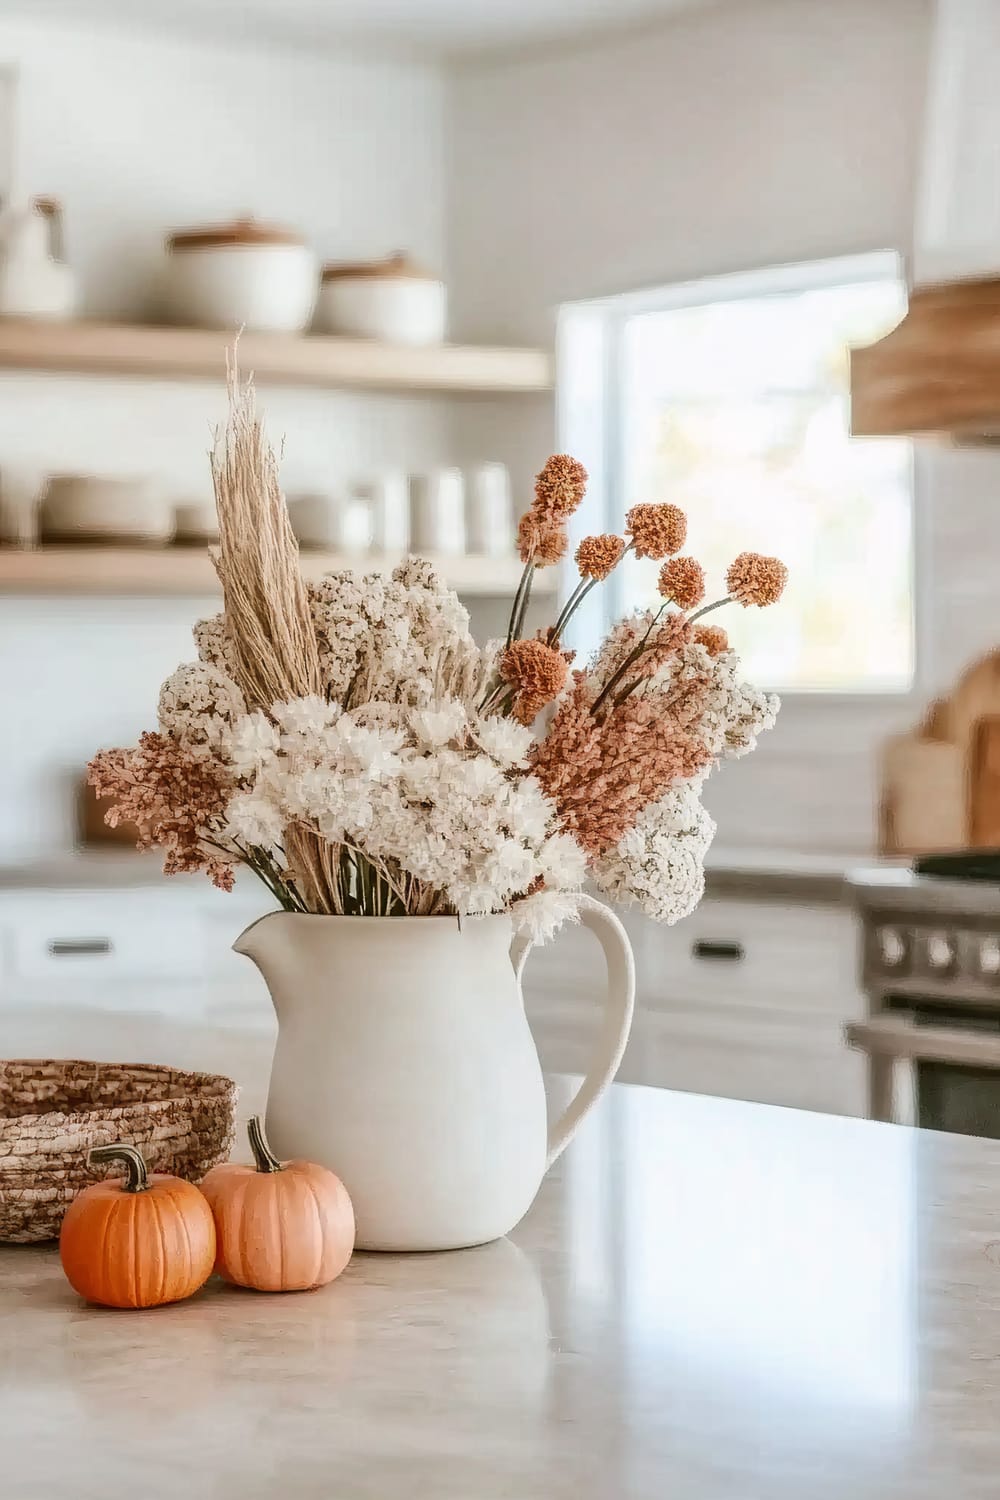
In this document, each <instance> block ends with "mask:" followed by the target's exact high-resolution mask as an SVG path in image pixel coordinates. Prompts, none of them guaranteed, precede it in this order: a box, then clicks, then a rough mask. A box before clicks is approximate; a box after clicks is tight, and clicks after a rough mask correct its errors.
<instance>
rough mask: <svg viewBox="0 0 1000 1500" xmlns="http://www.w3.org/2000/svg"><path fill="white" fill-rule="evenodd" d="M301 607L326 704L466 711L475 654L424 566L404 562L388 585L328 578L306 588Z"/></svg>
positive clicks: (476, 673)
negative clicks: (444, 704) (315, 647)
mask: <svg viewBox="0 0 1000 1500" xmlns="http://www.w3.org/2000/svg"><path fill="white" fill-rule="evenodd" d="M309 602H310V609H311V612H312V618H313V624H314V625H315V627H316V635H317V639H318V641H319V648H320V664H321V666H322V669H323V674H324V678H325V686H326V692H327V696H328V697H329V698H331V699H333V700H335V701H337V702H340V703H344V704H345V705H346V706H348V707H350V708H355V707H357V706H358V705H359V704H362V703H368V702H372V701H378V702H381V703H398V704H403V705H405V706H406V707H411V708H412V707H418V706H422V705H426V704H428V703H430V702H431V701H432V700H433V699H437V698H442V697H446V696H450V697H458V698H460V699H462V700H463V701H465V702H468V703H471V701H472V699H473V698H474V696H475V693H476V690H477V688H478V685H479V682H480V680H481V676H482V670H483V662H482V653H481V652H480V650H479V648H478V647H477V646H476V644H475V642H474V640H473V639H472V636H471V634H470V632H469V616H468V612H467V611H466V610H465V609H464V608H463V606H462V604H461V603H460V602H459V599H458V596H457V594H455V593H454V592H453V591H452V590H451V589H448V588H445V586H444V584H443V583H442V582H441V580H440V579H439V578H438V577H437V575H436V574H435V572H434V570H433V568H431V567H430V565H429V564H428V563H425V562H423V561H421V560H420V559H418V558H411V559H409V560H408V561H407V562H405V563H401V564H400V566H399V567H397V568H396V569H395V570H394V572H393V574H392V577H391V578H385V577H383V576H382V575H381V574H379V573H370V574H366V575H365V576H363V577H359V576H357V575H356V574H354V573H350V572H346V571H345V572H340V573H330V574H328V575H327V576H326V577H325V578H323V579H322V580H321V581H320V582H319V583H317V584H313V585H311V586H310V588H309Z"/></svg>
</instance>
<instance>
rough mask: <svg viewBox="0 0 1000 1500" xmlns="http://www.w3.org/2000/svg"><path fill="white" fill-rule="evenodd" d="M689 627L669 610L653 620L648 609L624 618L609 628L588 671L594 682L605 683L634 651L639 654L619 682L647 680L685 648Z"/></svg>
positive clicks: (685, 620)
mask: <svg viewBox="0 0 1000 1500" xmlns="http://www.w3.org/2000/svg"><path fill="white" fill-rule="evenodd" d="M690 635H691V626H690V624H689V623H688V621H687V619H686V617H685V616H684V615H682V614H678V613H677V611H676V610H670V611H669V612H668V613H667V614H665V615H664V616H663V618H662V619H660V620H657V619H656V616H655V614H654V612H653V611H652V610H650V609H647V610H642V611H640V612H639V613H638V614H634V615H629V616H626V618H625V619H623V620H619V621H618V623H617V625H614V626H612V628H611V630H610V631H609V632H608V635H607V639H606V640H605V642H604V645H603V646H602V647H601V649H600V651H599V652H598V653H597V657H596V658H595V660H594V664H593V667H592V668H591V675H592V676H593V677H595V678H596V679H597V681H599V682H601V683H602V684H603V683H606V682H608V681H609V680H610V679H611V678H612V677H613V676H614V675H615V673H616V672H617V671H618V669H619V667H622V666H624V664H625V662H626V661H627V660H628V658H629V657H630V656H632V655H633V654H634V653H635V651H636V649H637V648H638V647H640V646H641V648H642V649H641V652H640V653H639V655H638V656H637V657H636V660H635V661H634V662H633V663H632V664H631V665H630V666H629V668H628V670H627V673H626V675H625V678H624V679H623V681H629V682H631V681H634V680H636V679H640V678H643V677H651V676H652V675H653V674H654V673H655V672H658V671H659V670H660V668H661V667H663V666H666V664H667V663H668V662H669V661H670V660H671V659H672V658H673V657H675V656H676V655H677V654H678V653H679V652H680V651H681V650H682V649H683V647H684V646H685V645H686V644H687V642H688V640H689V639H690Z"/></svg>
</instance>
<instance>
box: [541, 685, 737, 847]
mask: <svg viewBox="0 0 1000 1500" xmlns="http://www.w3.org/2000/svg"><path fill="white" fill-rule="evenodd" d="M706 686H707V679H706V680H705V681H703V682H698V681H694V682H690V683H687V684H685V692H684V695H683V702H680V701H679V702H677V703H674V702H672V701H671V696H670V694H669V692H664V693H654V694H649V695H644V696H641V697H637V696H630V697H627V698H626V699H625V700H624V702H622V703H619V704H616V705H614V706H613V707H612V708H611V709H610V711H609V712H608V713H606V714H605V715H604V716H603V717H600V718H597V717H595V715H594V713H593V703H594V697H593V690H592V688H591V687H589V686H588V683H587V679H586V676H585V674H583V673H582V672H577V673H574V685H573V687H572V688H571V689H570V692H569V694H568V695H567V697H565V698H564V699H563V701H562V702H561V703H560V705H559V708H558V709H557V710H556V713H555V716H554V718H553V720H552V723H551V725H550V727H549V731H548V733H547V734H546V736H545V738H544V739H543V740H542V742H541V743H540V744H539V745H537V746H536V747H535V748H534V750H533V751H532V753H531V756H530V764H531V769H532V771H533V772H534V774H535V777H536V778H537V780H538V781H539V782H540V783H541V786H542V789H543V790H544V791H545V792H546V794H547V795H548V796H549V797H550V798H551V799H552V801H553V802H554V803H555V805H556V809H557V811H558V813H559V817H560V820H561V822H562V825H563V827H564V828H566V829H567V831H568V832H569V833H571V834H572V835H573V837H574V838H575V839H576V841H577V843H579V844H580V845H581V846H582V847H583V848H584V849H585V850H586V852H587V854H588V856H590V857H591V858H593V857H595V856H596V855H599V854H602V853H604V852H605V850H607V849H610V848H611V847H612V846H613V845H614V844H617V843H618V841H619V839H621V837H622V835H623V834H625V833H626V832H627V831H628V829H629V828H631V827H632V825H633V823H634V822H635V820H636V818H637V817H638V816H639V814H640V812H642V810H643V808H645V807H647V806H648V805H649V804H650V803H652V802H656V801H657V800H658V799H659V798H660V797H662V796H663V795H664V793H665V792H666V791H667V790H668V789H669V788H670V787H671V786H672V785H673V784H674V782H676V781H682V780H687V779H689V778H690V777H692V776H694V775H696V774H697V772H698V771H700V770H701V769H702V768H703V767H704V766H705V765H707V764H708V761H709V759H710V758H711V757H710V755H709V752H708V751H707V749H706V747H705V745H704V744H703V743H702V742H701V740H700V739H699V738H698V736H697V734H696V733H694V732H692V731H691V729H690V728H689V727H688V726H689V725H690V724H691V722H692V721H693V720H695V719H696V718H697V713H698V707H699V694H702V695H703V694H704V691H705V687H706Z"/></svg>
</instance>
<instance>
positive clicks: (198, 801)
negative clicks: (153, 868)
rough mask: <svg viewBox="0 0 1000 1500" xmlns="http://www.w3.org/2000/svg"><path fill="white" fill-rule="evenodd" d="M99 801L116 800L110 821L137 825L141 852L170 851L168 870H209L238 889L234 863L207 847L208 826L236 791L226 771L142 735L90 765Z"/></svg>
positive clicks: (165, 739) (154, 737)
mask: <svg viewBox="0 0 1000 1500" xmlns="http://www.w3.org/2000/svg"><path fill="white" fill-rule="evenodd" d="M87 780H88V781H89V783H90V785H91V786H92V787H94V789H95V790H96V792H97V795H98V796H99V797H113V798H114V806H113V807H112V808H111V809H110V811H109V812H108V813H107V814H106V815H105V821H106V822H107V823H108V824H109V826H110V827H112V828H115V827H117V825H118V824H119V823H134V824H135V826H136V828H137V829H138V831H139V840H138V846H137V847H138V848H140V849H151V848H152V847H153V845H154V844H156V845H159V846H160V847H161V848H163V849H164V850H165V851H166V856H165V859H164V863H163V869H164V872H165V873H166V874H167V875H174V874H177V873H179V872H181V871H186V870H204V871H205V872H206V874H207V875H208V876H209V877H210V878H211V880H212V883H213V884H214V885H217V886H219V887H221V888H222V889H223V890H231V889H232V885H233V866H232V863H231V862H230V861H229V860H227V859H225V858H221V857H219V856H218V855H215V854H212V853H211V852H210V851H209V850H208V849H207V848H206V847H205V845H204V843H203V842H202V840H203V839H204V837H205V835H206V832H207V830H208V828H209V825H211V824H212V823H213V821H214V820H215V819H217V818H219V817H221V815H222V813H223V811H224V810H225V806H226V802H227V800H228V798H229V794H230V792H231V790H232V782H231V779H230V776H229V773H228V771H227V769H226V767H225V766H224V765H223V764H222V762H221V761H218V760H215V759H214V758H212V757H204V756H199V757H198V758H197V759H195V758H193V757H192V756H191V754H190V753H189V752H188V751H187V750H186V749H185V748H184V747H183V746H182V745H180V744H179V743H178V742H177V741H176V740H174V739H170V738H169V737H167V736H165V735H162V734H149V733H146V734H141V735H140V736H139V743H138V745H137V746H136V748H135V749H134V750H102V751H100V752H99V754H97V755H95V756H94V758H93V760H92V761H91V762H90V765H89V766H88V767H87Z"/></svg>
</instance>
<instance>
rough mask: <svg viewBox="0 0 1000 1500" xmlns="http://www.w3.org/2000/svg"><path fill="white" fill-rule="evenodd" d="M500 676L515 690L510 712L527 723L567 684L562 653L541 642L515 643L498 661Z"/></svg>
mask: <svg viewBox="0 0 1000 1500" xmlns="http://www.w3.org/2000/svg"><path fill="white" fill-rule="evenodd" d="M499 670H500V676H501V678H502V680H503V681H504V682H507V683H510V685H511V686H512V687H513V688H515V689H516V694H515V697H514V702H513V704H512V706H511V712H512V713H513V715H514V718H515V719H518V720H519V721H520V722H521V723H522V724H530V723H531V722H532V720H533V719H535V718H537V716H538V715H539V714H540V713H541V711H542V709H543V708H544V707H545V705H546V704H547V703H551V702H552V700H553V698H556V697H558V695H559V693H561V692H562V690H563V688H564V687H565V685H566V676H567V673H568V672H569V664H568V663H567V661H566V658H565V656H564V655H563V653H562V652H561V651H557V650H556V649H555V647H554V646H547V645H545V643H544V642H543V641H537V640H536V641H514V642H512V644H511V645H509V646H508V647H507V649H506V651H505V652H504V653H503V655H502V656H501V658H500V666H499Z"/></svg>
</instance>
